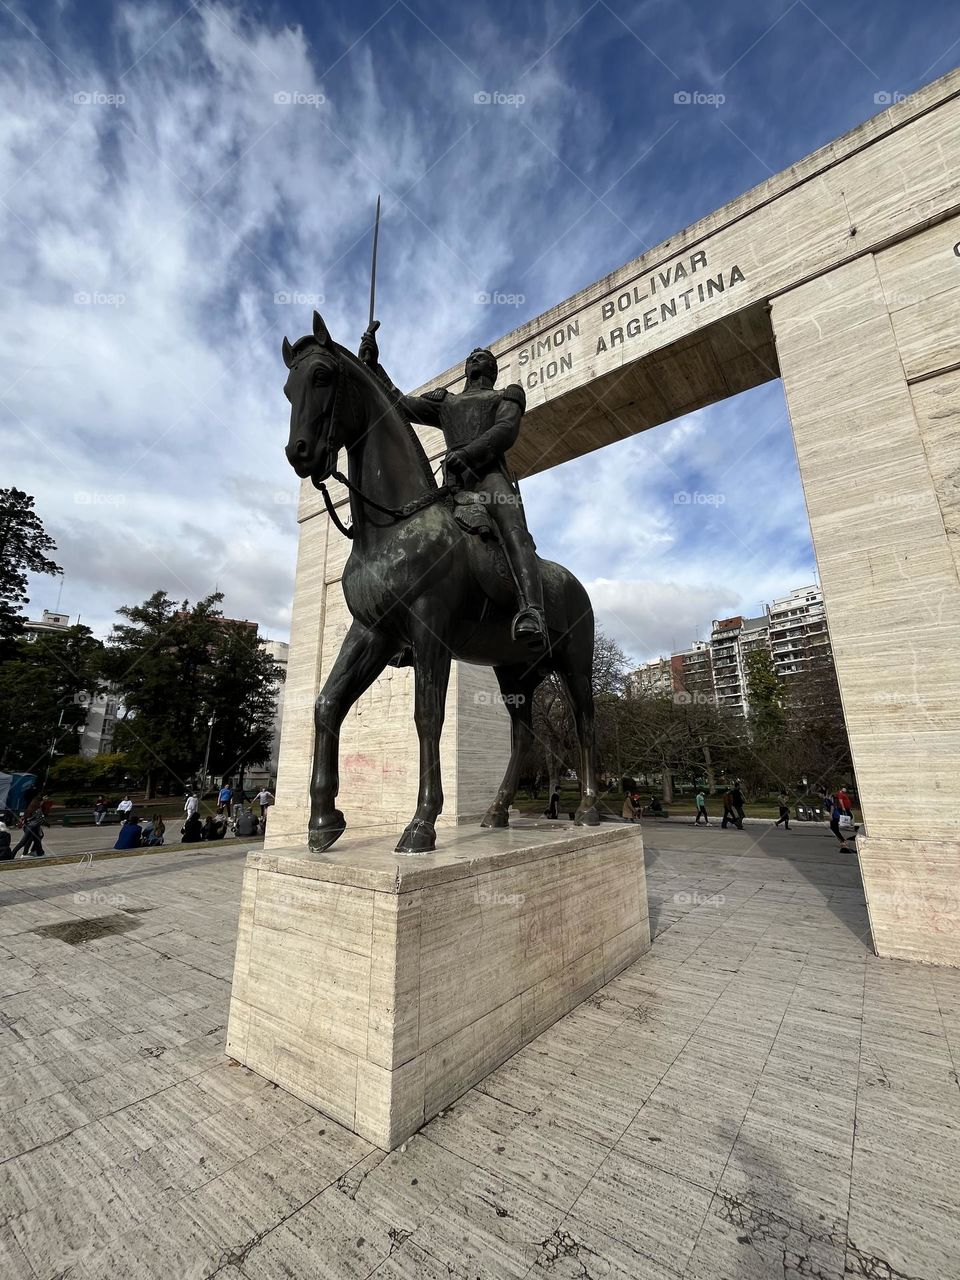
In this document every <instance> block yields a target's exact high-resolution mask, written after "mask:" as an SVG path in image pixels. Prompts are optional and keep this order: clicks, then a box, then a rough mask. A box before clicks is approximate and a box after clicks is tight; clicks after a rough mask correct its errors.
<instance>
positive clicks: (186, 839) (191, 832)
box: [180, 813, 203, 844]
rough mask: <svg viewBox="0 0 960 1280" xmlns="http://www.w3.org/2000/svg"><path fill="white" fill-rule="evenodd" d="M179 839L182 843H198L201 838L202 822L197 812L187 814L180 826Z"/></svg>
mask: <svg viewBox="0 0 960 1280" xmlns="http://www.w3.org/2000/svg"><path fill="white" fill-rule="evenodd" d="M180 839H181V840H182V841H183V843H184V844H198V843H199V842H200V841H201V840H202V839H203V823H202V822H201V821H200V815H199V813H191V814H188V815H187V820H186V822H185V823H184V824H183V826H182V827H181V828H180Z"/></svg>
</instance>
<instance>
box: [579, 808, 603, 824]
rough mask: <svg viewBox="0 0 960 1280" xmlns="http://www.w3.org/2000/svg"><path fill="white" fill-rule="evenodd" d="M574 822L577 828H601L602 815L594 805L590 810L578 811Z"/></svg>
mask: <svg viewBox="0 0 960 1280" xmlns="http://www.w3.org/2000/svg"><path fill="white" fill-rule="evenodd" d="M573 822H574V826H577V827H599V825H600V814H599V813H598V812H597V806H596V805H595V804H592V805H591V806H590V808H589V809H578V810H577V812H576V813H575V814H574V818H573Z"/></svg>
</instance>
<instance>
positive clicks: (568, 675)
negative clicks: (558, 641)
mask: <svg viewBox="0 0 960 1280" xmlns="http://www.w3.org/2000/svg"><path fill="white" fill-rule="evenodd" d="M557 674H558V675H559V676H560V679H561V681H562V683H563V687H564V689H565V690H566V694H567V698H568V699H569V702H570V706H571V709H572V710H573V719H574V723H575V725H576V727H577V737H578V739H579V740H580V807H579V808H578V809H577V812H576V814H575V816H574V822H576V824H577V825H578V826H581V825H583V826H587V827H595V826H597V825H598V824H599V822H600V813H599V811H598V809H597V770H596V749H595V745H594V710H593V676H592V672H591V669H590V667H587V669H586V671H584V670H583V669H582V667H581V668H579V669H574V670H560V671H558V672H557Z"/></svg>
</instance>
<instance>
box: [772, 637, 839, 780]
mask: <svg viewBox="0 0 960 1280" xmlns="http://www.w3.org/2000/svg"><path fill="white" fill-rule="evenodd" d="M786 687H787V711H788V716H789V723H790V738H791V740H792V743H793V745H794V751H793V759H792V761H791V771H792V777H793V779H794V780H795V781H796V782H800V781H801V779H802V778H806V779H807V789H808V790H809V789H810V788H816V787H819V786H826V787H828V788H831V789H832V788H833V787H834V786H835V785H837V784H838V783H849V782H851V781H852V779H853V759H852V756H851V753H850V740H849V738H848V737H847V726H846V721H845V720H844V718H843V704H842V702H841V700H840V685H839V683H838V681H837V671H836V667H835V666H834V663H833V658H832V656H831V655H830V654H822V655H819V656H815V657H811V658H810V660H809V661H808V662H807V664H806V665H805V666H804V667H803V668H802V669H801V670H800V671H798V672H797V673H796V674H795V675H793V676H790V677H789V678H788V680H787V682H786Z"/></svg>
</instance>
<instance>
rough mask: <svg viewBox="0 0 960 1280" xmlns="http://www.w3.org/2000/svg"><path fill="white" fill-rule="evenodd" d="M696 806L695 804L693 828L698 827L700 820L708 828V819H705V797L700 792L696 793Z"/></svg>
mask: <svg viewBox="0 0 960 1280" xmlns="http://www.w3.org/2000/svg"><path fill="white" fill-rule="evenodd" d="M696 804H697V820H696V822H694V824H693V825H694V826H695V827H699V825H700V819H701V818H702V819H703V820H704V822H705V823H706V824H707V826H708V827H709V825H710V819H709V818H708V817H707V797H706V795H705V794H704V792H703V791H702V790H700V791H698V792H697V800H696Z"/></svg>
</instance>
